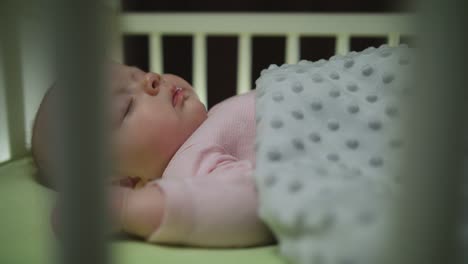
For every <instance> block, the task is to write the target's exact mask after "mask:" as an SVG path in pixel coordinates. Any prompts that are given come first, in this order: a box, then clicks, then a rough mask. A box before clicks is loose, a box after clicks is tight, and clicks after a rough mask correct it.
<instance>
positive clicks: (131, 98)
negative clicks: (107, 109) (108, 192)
mask: <svg viewBox="0 0 468 264" xmlns="http://www.w3.org/2000/svg"><path fill="white" fill-rule="evenodd" d="M110 69H111V70H110V87H111V92H112V96H111V106H112V111H111V113H112V124H113V132H112V145H113V148H114V149H113V155H114V160H115V168H116V171H115V173H116V174H117V175H116V176H117V177H139V178H141V179H144V180H149V179H154V178H159V177H161V175H162V172H163V171H164V169H165V168H166V166H167V164H168V163H169V161H170V159H171V158H172V156H173V155H174V154H175V152H176V151H177V149H178V148H179V147H180V146H181V145H182V144H183V143H184V142H185V141H186V140H187V139H188V138H189V136H190V135H191V134H192V133H193V132H194V131H195V130H196V129H197V128H198V127H199V126H200V124H201V123H202V122H203V121H205V120H206V118H207V112H206V108H205V106H204V105H203V104H202V103H201V102H200V100H199V99H198V96H197V95H196V93H195V91H194V90H193V88H192V86H191V85H190V84H189V83H188V82H186V81H185V80H183V79H182V78H180V77H178V76H176V75H172V74H161V75H159V74H156V73H151V72H148V73H146V72H144V71H142V70H140V69H138V68H135V67H128V66H125V65H121V64H112V65H111V67H110Z"/></svg>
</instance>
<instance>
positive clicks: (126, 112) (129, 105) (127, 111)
mask: <svg viewBox="0 0 468 264" xmlns="http://www.w3.org/2000/svg"><path fill="white" fill-rule="evenodd" d="M132 108H133V97H132V98H131V99H130V102H129V103H128V106H127V109H126V110H125V114H124V118H125V117H127V115H128V113H130V111H132Z"/></svg>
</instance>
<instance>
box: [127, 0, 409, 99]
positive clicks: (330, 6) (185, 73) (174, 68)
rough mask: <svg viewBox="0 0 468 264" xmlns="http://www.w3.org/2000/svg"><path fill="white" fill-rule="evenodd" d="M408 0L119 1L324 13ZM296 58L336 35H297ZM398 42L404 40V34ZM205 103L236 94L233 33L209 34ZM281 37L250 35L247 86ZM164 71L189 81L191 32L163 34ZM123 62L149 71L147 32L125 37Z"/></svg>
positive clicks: (271, 58)
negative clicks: (250, 65) (249, 72)
mask: <svg viewBox="0 0 468 264" xmlns="http://www.w3.org/2000/svg"><path fill="white" fill-rule="evenodd" d="M410 4H411V2H410V0H384V1H378V0H358V1H351V0H333V1H331V0H328V1H327V0H322V1H313V0H287V1H285V0H255V1H254V0H233V1H223V0H197V1H180V0H179V1H176V0H174V1H155V0H138V1H136V0H122V9H123V11H124V12H317V13H320V12H326V13H354V12H359V13H395V12H404V11H405V10H407V9H408V8H407V7H408V6H409V5H410ZM300 41H301V59H307V60H318V59H321V58H325V59H327V58H329V57H330V56H332V55H333V53H334V50H335V47H334V46H335V39H334V38H329V37H301V40H300ZM386 41H387V40H386V37H384V36H383V37H377V38H358V37H354V38H352V39H351V43H350V44H351V50H355V51H360V50H363V49H365V48H367V47H369V46H379V45H381V44H384V43H385V42H386ZM402 42H404V43H408V42H409V40H408V38H405V37H403V38H402ZM207 45H208V47H207V56H208V57H207V66H208V76H207V85H208V108H210V107H212V106H213V105H215V104H216V103H218V102H220V101H222V100H224V99H226V98H228V97H230V96H233V95H235V93H236V72H237V38H236V37H232V36H226V37H224V36H208V39H207ZM284 50H285V38H283V37H267V36H262V37H259V36H254V37H253V40H252V56H253V58H252V86H251V89H254V88H255V86H254V81H255V80H256V79H257V77H258V76H259V74H260V71H261V70H262V69H264V68H266V67H268V65H270V64H272V63H274V64H278V65H281V64H282V63H283V62H284V60H285V58H284V53H285V52H284ZM163 53H164V71H165V72H167V73H174V74H177V75H179V76H181V77H182V78H184V79H186V80H187V81H189V82H190V83H191V82H192V37H191V36H164V37H163ZM124 61H125V63H126V64H129V65H135V66H137V67H139V68H141V69H143V70H145V71H147V70H148V68H149V67H148V65H149V63H148V37H146V36H125V37H124Z"/></svg>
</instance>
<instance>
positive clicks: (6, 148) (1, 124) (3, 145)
mask: <svg viewBox="0 0 468 264" xmlns="http://www.w3.org/2000/svg"><path fill="white" fill-rule="evenodd" d="M1 45H2V43H1V41H0V46H1ZM2 51H3V49H2V48H1V47H0V163H2V162H4V161H7V160H9V159H10V156H11V154H10V144H9V135H8V131H9V128H8V120H7V105H6V91H5V89H6V84H5V76H4V75H5V74H4V70H5V69H4V67H3V64H4V63H3V59H4V58H3V56H2Z"/></svg>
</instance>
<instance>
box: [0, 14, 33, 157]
mask: <svg viewBox="0 0 468 264" xmlns="http://www.w3.org/2000/svg"><path fill="white" fill-rule="evenodd" d="M8 22H10V23H7V24H10V25H15V23H12V21H8ZM2 32H4V34H5V35H4V38H2V39H1V41H0V50H1V51H0V64H2V65H1V66H0V70H1V71H2V74H3V76H2V78H1V79H0V93H2V95H3V96H2V98H4V99H3V102H0V103H2V104H3V107H2V108H4V109H2V110H4V111H2V112H3V114H1V115H3V117H2V118H0V119H1V120H2V121H3V123H1V125H2V128H0V130H3V132H1V134H0V136H1V137H3V140H2V139H0V140H2V141H6V144H2V145H0V146H2V147H1V148H2V149H4V150H0V153H3V156H4V157H5V158H10V159H11V158H16V157H21V156H23V155H25V154H26V152H27V150H26V141H25V139H26V137H25V126H24V103H23V99H24V96H23V85H22V84H23V82H22V75H21V73H22V67H21V56H20V45H19V44H18V43H19V42H18V40H19V34H18V32H17V28H14V27H13V28H9V29H8V30H4V31H2ZM2 143H3V142H2ZM5 149H6V150H5ZM0 155H2V154H0Z"/></svg>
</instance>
